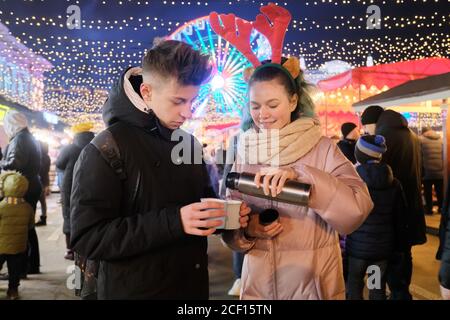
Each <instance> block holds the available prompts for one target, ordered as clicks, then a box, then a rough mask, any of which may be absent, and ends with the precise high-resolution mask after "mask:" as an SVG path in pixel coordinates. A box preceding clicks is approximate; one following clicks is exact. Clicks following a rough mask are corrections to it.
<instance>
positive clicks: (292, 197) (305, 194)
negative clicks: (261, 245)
mask: <svg viewBox="0 0 450 320" xmlns="http://www.w3.org/2000/svg"><path fill="white" fill-rule="evenodd" d="M225 186H226V187H227V188H229V189H232V190H237V191H239V192H241V193H244V194H247V195H250V196H255V197H259V198H264V199H269V200H274V201H279V202H284V203H289V204H294V205H299V206H302V207H306V206H308V202H309V196H310V193H311V185H309V184H305V183H301V182H298V181H295V180H288V181H286V183H285V184H284V187H283V189H282V190H281V193H280V194H278V195H277V196H276V197H272V196H271V195H270V194H269V195H268V196H266V195H265V194H264V190H263V188H262V187H260V188H257V187H256V184H255V175H254V174H252V173H248V172H242V173H238V172H230V173H229V174H228V175H227V177H226V179H225ZM269 212H270V217H269V216H268V215H267V216H266V217H267V219H266V218H265V217H264V218H263V217H262V216H261V215H260V220H261V218H263V221H262V222H261V223H262V224H270V223H271V222H273V221H274V220H276V219H277V218H278V215H277V214H275V213H274V212H275V210H273V209H272V210H271V211H270V209H269V210H268V212H267V213H269ZM264 220H267V221H264Z"/></svg>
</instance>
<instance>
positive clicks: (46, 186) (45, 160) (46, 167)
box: [36, 141, 51, 227]
mask: <svg viewBox="0 0 450 320" xmlns="http://www.w3.org/2000/svg"><path fill="white" fill-rule="evenodd" d="M40 145H41V169H40V170H39V177H40V178H41V184H42V192H41V197H40V198H39V202H40V203H41V217H40V219H39V221H38V222H37V223H36V227H39V226H45V225H47V200H46V198H47V197H48V196H49V195H50V177H49V172H50V164H51V163H50V162H51V161H50V156H49V155H48V144H47V143H45V142H42V141H40Z"/></svg>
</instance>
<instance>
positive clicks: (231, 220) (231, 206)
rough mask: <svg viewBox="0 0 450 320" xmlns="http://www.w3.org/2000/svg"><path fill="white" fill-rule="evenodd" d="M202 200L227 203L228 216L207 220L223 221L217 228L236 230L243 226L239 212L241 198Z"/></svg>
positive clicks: (202, 200) (204, 200) (203, 200)
mask: <svg viewBox="0 0 450 320" xmlns="http://www.w3.org/2000/svg"><path fill="white" fill-rule="evenodd" d="M200 201H201V202H207V201H213V202H219V203H223V204H224V205H225V208H224V210H225V212H226V216H225V217H222V218H209V219H207V220H221V221H223V223H222V225H220V226H218V227H217V228H216V229H225V230H236V229H239V228H240V227H241V224H240V222H239V218H240V215H239V212H240V211H241V204H242V201H239V200H222V199H214V198H209V199H200Z"/></svg>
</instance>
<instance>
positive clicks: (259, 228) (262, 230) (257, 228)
mask: <svg viewBox="0 0 450 320" xmlns="http://www.w3.org/2000/svg"><path fill="white" fill-rule="evenodd" d="M282 231H283V226H282V225H281V223H280V222H279V221H274V222H272V223H271V224H269V225H268V226H263V225H261V224H260V223H259V214H253V215H251V216H250V220H249V222H248V227H247V229H246V230H245V233H246V234H247V235H248V236H249V237H252V238H258V239H272V238H273V237H276V236H277V235H279V234H280V233H281V232H282Z"/></svg>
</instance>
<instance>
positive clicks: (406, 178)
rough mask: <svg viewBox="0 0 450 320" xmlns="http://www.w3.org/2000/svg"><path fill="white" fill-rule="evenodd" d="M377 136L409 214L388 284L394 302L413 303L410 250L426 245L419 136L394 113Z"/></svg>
mask: <svg viewBox="0 0 450 320" xmlns="http://www.w3.org/2000/svg"><path fill="white" fill-rule="evenodd" d="M376 134H377V135H381V136H383V137H384V138H385V139H386V146H387V151H386V153H385V154H384V155H383V159H382V162H383V163H386V164H388V165H389V166H390V167H391V168H392V172H393V173H394V177H395V178H397V179H398V180H399V181H400V182H401V184H402V187H403V190H404V192H405V197H406V201H407V204H408V210H407V211H406V213H405V216H404V219H402V220H401V221H403V222H404V225H403V226H401V227H400V230H401V233H400V234H399V237H400V238H401V244H402V246H401V247H399V248H398V250H396V252H394V254H393V255H392V258H391V259H390V261H389V266H388V271H387V282H388V285H389V289H390V291H391V297H390V299H392V300H411V299H412V296H411V293H410V292H409V285H410V283H411V277H412V271H413V264H412V255H411V247H412V246H415V245H419V244H424V243H425V242H426V241H427V238H426V233H425V215H424V208H423V203H422V197H421V195H422V183H421V169H422V155H421V151H420V142H419V138H418V137H417V135H416V134H415V133H414V132H412V131H411V130H410V129H409V128H408V121H407V120H406V118H405V117H404V116H402V115H401V114H400V113H398V112H395V111H393V110H386V111H384V112H383V113H382V114H381V116H380V118H379V119H378V122H377V124H376Z"/></svg>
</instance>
